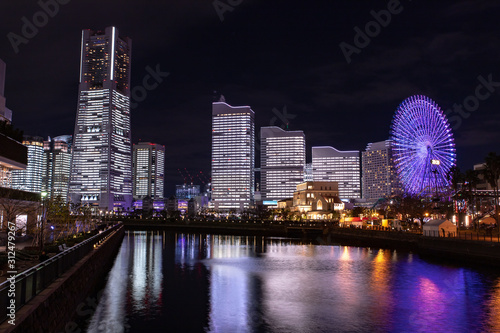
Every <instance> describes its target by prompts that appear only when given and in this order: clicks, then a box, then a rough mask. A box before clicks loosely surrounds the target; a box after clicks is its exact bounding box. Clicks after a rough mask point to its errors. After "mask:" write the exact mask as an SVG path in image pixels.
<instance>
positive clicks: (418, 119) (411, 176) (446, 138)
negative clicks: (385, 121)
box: [391, 95, 456, 195]
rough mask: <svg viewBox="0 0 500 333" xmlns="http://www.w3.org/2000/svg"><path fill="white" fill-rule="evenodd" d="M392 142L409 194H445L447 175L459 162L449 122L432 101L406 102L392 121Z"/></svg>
mask: <svg viewBox="0 0 500 333" xmlns="http://www.w3.org/2000/svg"><path fill="white" fill-rule="evenodd" d="M391 140H392V141H393V158H394V162H395V169H396V174H397V175H398V177H399V179H400V182H401V185H402V186H403V188H404V189H405V191H406V192H408V193H410V194H426V195H429V194H432V193H433V192H434V191H438V190H439V191H445V190H446V187H447V186H448V185H449V181H448V180H447V178H446V174H447V173H448V171H449V170H450V169H451V167H453V166H454V165H455V161H456V155H455V144H454V140H453V135H452V132H451V129H450V125H449V123H448V120H447V118H446V116H445V115H444V113H443V111H442V110H441V109H440V107H439V106H438V105H437V104H436V103H435V102H434V101H433V100H431V99H430V98H428V97H426V96H422V95H415V96H411V97H409V98H407V99H406V100H404V101H403V102H402V103H401V104H400V105H399V106H398V109H397V110H396V114H395V115H394V118H393V121H392V126H391ZM432 160H439V165H434V164H433V163H431V162H432Z"/></svg>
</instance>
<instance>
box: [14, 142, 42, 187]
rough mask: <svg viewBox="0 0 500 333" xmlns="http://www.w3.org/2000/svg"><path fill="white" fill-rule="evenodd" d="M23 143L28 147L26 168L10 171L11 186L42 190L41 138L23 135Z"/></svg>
mask: <svg viewBox="0 0 500 333" xmlns="http://www.w3.org/2000/svg"><path fill="white" fill-rule="evenodd" d="M23 145H25V146H26V147H27V148H28V166H27V167H26V170H13V171H12V188H13V189H16V190H22V191H27V192H35V193H40V192H42V173H43V138H40V137H29V136H25V137H24V140H23Z"/></svg>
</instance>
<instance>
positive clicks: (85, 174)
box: [69, 27, 132, 210]
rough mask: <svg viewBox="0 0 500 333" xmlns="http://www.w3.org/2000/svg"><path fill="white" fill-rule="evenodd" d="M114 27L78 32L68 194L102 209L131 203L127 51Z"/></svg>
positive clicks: (128, 43)
mask: <svg viewBox="0 0 500 333" xmlns="http://www.w3.org/2000/svg"><path fill="white" fill-rule="evenodd" d="M131 48H132V41H131V40H130V39H129V38H127V37H121V36H120V35H119V34H118V30H117V29H116V28H115V27H108V28H106V30H105V31H91V30H83V31H82V44H81V61H80V84H79V88H78V111H77V115H76V123H75V134H74V136H73V148H72V155H73V158H72V162H71V181H70V188H69V194H70V199H71V201H72V202H73V203H77V204H79V203H81V204H89V205H91V206H93V207H99V208H101V209H105V210H113V209H116V210H119V209H125V208H129V207H130V206H131V203H132V143H131V133H130V55H131Z"/></svg>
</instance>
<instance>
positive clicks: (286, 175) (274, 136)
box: [260, 126, 306, 204]
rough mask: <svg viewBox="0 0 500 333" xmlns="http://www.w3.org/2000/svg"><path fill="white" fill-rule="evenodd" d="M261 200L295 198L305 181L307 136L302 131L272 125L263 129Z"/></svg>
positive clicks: (261, 140)
mask: <svg viewBox="0 0 500 333" xmlns="http://www.w3.org/2000/svg"><path fill="white" fill-rule="evenodd" d="M260 143H261V160H260V173H261V188H260V192H261V195H262V200H263V201H264V202H265V201H276V204H277V201H278V200H282V199H286V198H292V197H293V192H295V190H296V189H297V185H298V184H300V183H302V182H303V181H304V168H305V164H306V138H305V135H304V132H303V131H284V130H283V129H281V128H280V127H276V126H270V127H262V128H261V129H260Z"/></svg>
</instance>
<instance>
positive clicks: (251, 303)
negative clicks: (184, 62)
mask: <svg viewBox="0 0 500 333" xmlns="http://www.w3.org/2000/svg"><path fill="white" fill-rule="evenodd" d="M125 271H126V272H128V274H125ZM134 279H140V280H141V281H134ZM103 295H107V296H106V297H103V298H102V299H101V302H100V304H99V307H98V310H97V311H96V314H95V316H94V319H93V320H92V325H94V326H91V327H99V325H104V323H106V322H107V321H109V320H114V321H115V322H116V321H117V320H123V322H125V323H126V326H125V331H126V332H146V331H147V332H166V331H169V332H170V331H171V332H200V331H201V332H481V331H500V318H499V315H498V313H500V273H498V272H495V271H490V270H475V269H470V268H462V267H453V266H449V265H445V264H442V265H439V264H436V263H430V262H427V261H425V260H422V259H421V258H419V257H418V256H417V255H413V254H409V253H401V252H396V251H390V250H381V249H380V250H379V249H367V248H357V247H346V246H316V245H311V244H302V243H301V242H299V241H295V240H289V239H276V238H275V239H264V238H262V237H238V236H213V235H209V236H207V235H197V234H169V233H163V232H161V233H158V232H154V233H152V232H147V233H146V232H142V233H137V232H135V233H132V232H129V233H128V234H127V235H126V237H125V239H124V244H123V245H122V249H121V251H120V253H119V255H118V257H117V260H116V263H115V266H114V267H113V269H112V270H111V272H110V275H109V280H108V285H107V287H106V289H105V292H104V294H103ZM120 318H121V319H120ZM89 331H90V332H98V331H92V330H89Z"/></svg>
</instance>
